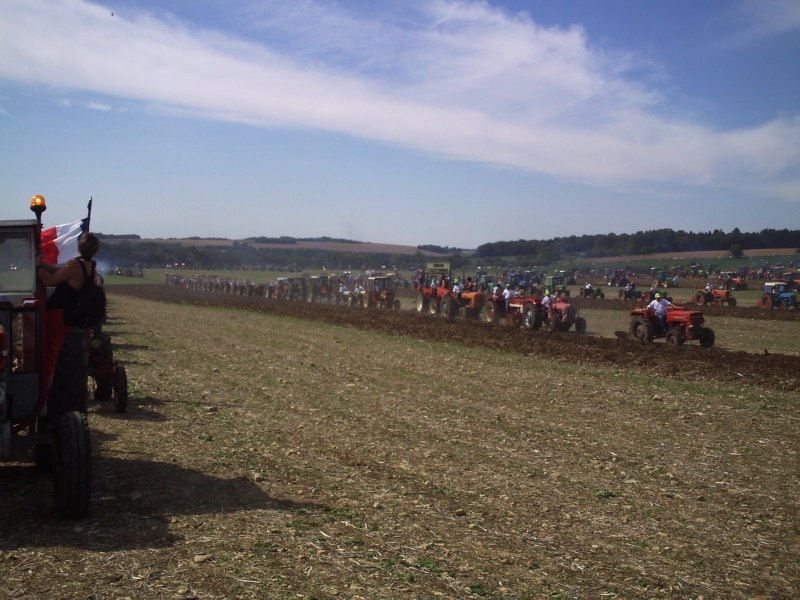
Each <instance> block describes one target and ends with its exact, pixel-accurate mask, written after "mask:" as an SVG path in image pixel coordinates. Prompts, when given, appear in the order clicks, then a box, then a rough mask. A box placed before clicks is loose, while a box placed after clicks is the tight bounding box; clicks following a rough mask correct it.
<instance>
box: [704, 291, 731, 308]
mask: <svg viewBox="0 0 800 600" xmlns="http://www.w3.org/2000/svg"><path fill="white" fill-rule="evenodd" d="M694 302H695V304H700V305H701V306H705V305H706V304H718V305H722V304H727V305H728V306H736V298H734V297H733V294H732V293H731V290H729V289H724V290H720V289H716V288H714V289H713V290H711V291H710V292H708V291H706V290H705V289H700V290H697V293H695V295H694Z"/></svg>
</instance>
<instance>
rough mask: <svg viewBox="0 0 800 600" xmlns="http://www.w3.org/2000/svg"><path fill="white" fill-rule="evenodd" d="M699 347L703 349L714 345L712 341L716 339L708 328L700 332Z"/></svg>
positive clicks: (712, 331)
mask: <svg viewBox="0 0 800 600" xmlns="http://www.w3.org/2000/svg"><path fill="white" fill-rule="evenodd" d="M699 339H700V345H701V346H702V347H703V348H711V346H713V345H714V340H715V339H716V338H715V336H714V330H713V329H711V328H710V327H704V328H703V330H702V331H701V332H700V338H699Z"/></svg>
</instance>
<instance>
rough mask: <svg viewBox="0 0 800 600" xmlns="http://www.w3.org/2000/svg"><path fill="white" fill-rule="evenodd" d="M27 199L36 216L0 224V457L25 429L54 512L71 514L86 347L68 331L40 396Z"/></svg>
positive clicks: (80, 498)
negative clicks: (46, 473)
mask: <svg viewBox="0 0 800 600" xmlns="http://www.w3.org/2000/svg"><path fill="white" fill-rule="evenodd" d="M37 199H38V200H37ZM34 200H35V201H36V204H34ZM34 200H32V201H31V210H33V211H34V213H36V217H37V218H36V220H33V219H30V220H18V221H2V222H0V265H2V268H1V269H0V290H2V292H0V459H2V460H5V459H8V458H10V457H11V456H12V453H13V451H14V450H15V449H16V444H14V438H16V437H17V434H20V433H23V432H25V433H27V435H26V436H25V437H26V439H27V440H29V441H31V442H32V443H33V445H34V446H33V458H34V461H35V463H36V465H37V467H39V468H40V469H42V470H50V471H52V474H53V491H54V497H55V506H56V513H57V514H58V516H59V517H61V518H64V519H77V518H81V517H84V516H86V514H87V513H88V510H89V500H90V496H91V480H92V465H91V459H92V446H91V437H90V433H89V425H88V421H87V418H86V405H87V401H88V385H87V383H88V381H87V370H86V361H87V352H86V346H85V344H84V337H83V333H82V331H81V330H80V329H73V330H72V331H71V333H70V335H69V337H68V338H67V340H66V341H65V342H64V345H63V346H62V348H61V353H60V354H59V356H58V360H57V362H56V366H55V369H56V370H55V376H54V378H53V383H52V386H51V388H50V392H49V394H48V393H47V385H46V381H47V378H46V375H45V369H44V364H43V363H44V360H45V345H46V340H47V338H46V335H47V331H46V325H47V320H46V313H47V309H46V306H45V299H46V297H47V296H46V289H45V287H44V285H43V284H42V283H41V282H40V281H39V280H38V278H37V277H36V263H35V260H34V257H35V256H36V255H38V254H40V253H41V238H40V235H41V223H40V219H41V213H42V212H43V211H44V210H45V206H44V198H42V197H41V196H34ZM8 265H14V267H13V268H11V269H8V268H7V266H8ZM45 412H46V413H47V414H46V415H45Z"/></svg>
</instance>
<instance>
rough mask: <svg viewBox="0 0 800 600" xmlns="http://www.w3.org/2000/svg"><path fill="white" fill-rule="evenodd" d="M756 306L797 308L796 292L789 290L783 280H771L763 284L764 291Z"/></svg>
mask: <svg viewBox="0 0 800 600" xmlns="http://www.w3.org/2000/svg"><path fill="white" fill-rule="evenodd" d="M756 306H760V307H761V308H768V309H769V308H785V309H789V310H796V309H797V294H796V293H795V292H790V291H789V289H788V285H787V284H786V283H785V282H783V281H771V282H768V283H765V284H764V291H763V292H762V295H761V299H760V300H758V302H757V303H756Z"/></svg>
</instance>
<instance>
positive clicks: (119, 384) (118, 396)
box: [114, 365, 128, 414]
mask: <svg viewBox="0 0 800 600" xmlns="http://www.w3.org/2000/svg"><path fill="white" fill-rule="evenodd" d="M114 379H115V381H114V410H116V411H117V412H118V413H120V414H122V413H124V412H125V409H126V408H128V373H127V372H126V371H125V367H123V366H122V365H118V366H117V367H115V368H114Z"/></svg>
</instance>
